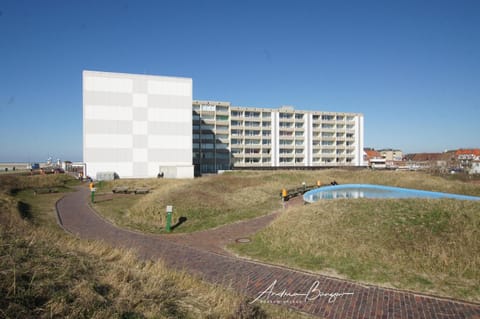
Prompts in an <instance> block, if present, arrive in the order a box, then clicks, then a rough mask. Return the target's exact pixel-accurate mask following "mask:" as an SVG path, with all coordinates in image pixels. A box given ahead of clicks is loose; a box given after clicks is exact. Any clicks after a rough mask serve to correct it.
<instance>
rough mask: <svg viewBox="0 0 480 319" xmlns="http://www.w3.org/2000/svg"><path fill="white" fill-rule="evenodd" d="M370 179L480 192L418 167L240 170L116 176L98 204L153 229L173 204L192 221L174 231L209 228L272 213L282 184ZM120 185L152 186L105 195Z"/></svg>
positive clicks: (123, 220)
mask: <svg viewBox="0 0 480 319" xmlns="http://www.w3.org/2000/svg"><path fill="white" fill-rule="evenodd" d="M318 180H319V181H321V182H322V183H324V184H329V183H330V182H331V181H333V180H336V181H337V182H339V183H341V184H346V183H370V184H383V185H390V186H401V187H410V188H418V189H425V190H433V191H443V192H452V193H458V194H466V195H480V189H479V187H478V186H477V187H475V185H472V184H467V183H463V182H460V181H448V182H447V181H446V180H445V179H443V178H441V177H433V176H430V175H426V174H422V173H416V172H393V171H369V170H340V169H334V170H321V171H238V172H229V173H225V174H222V175H214V176H205V177H202V178H198V179H194V180H168V179H147V180H116V181H114V182H108V183H101V184H100V185H99V187H98V189H99V192H98V194H97V195H96V198H97V203H96V204H95V209H96V210H97V211H98V212H99V213H101V214H102V215H103V216H105V217H106V218H107V219H109V220H110V221H111V222H113V223H114V224H117V225H119V226H121V227H125V228H131V229H136V230H140V231H143V232H150V233H161V232H163V231H164V228H165V207H166V206H167V205H173V206H174V209H175V213H174V218H175V219H178V218H180V217H186V218H187V221H186V222H185V223H183V224H182V225H181V227H178V228H176V229H175V232H192V231H197V230H204V229H209V228H213V227H217V226H221V225H225V224H228V223H233V222H236V221H239V220H245V219H250V218H253V217H258V216H261V215H265V214H268V213H271V212H273V211H275V210H277V209H280V208H281V203H280V200H279V194H280V191H281V189H282V188H284V187H285V188H295V187H299V186H301V185H302V182H306V183H307V184H308V185H313V184H316V182H317V181H318ZM115 186H129V187H131V188H136V187H149V188H151V189H152V191H151V193H149V194H147V195H114V196H113V197H112V195H101V193H111V190H112V188H113V187H115Z"/></svg>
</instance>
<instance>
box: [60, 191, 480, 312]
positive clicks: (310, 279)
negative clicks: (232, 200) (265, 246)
mask: <svg viewBox="0 0 480 319" xmlns="http://www.w3.org/2000/svg"><path fill="white" fill-rule="evenodd" d="M88 196H89V192H88V189H87V188H81V189H79V191H77V192H74V193H70V194H68V195H66V196H65V197H64V198H62V199H61V200H60V201H59V202H58V203H57V213H58V217H59V222H60V224H61V225H62V226H63V227H64V228H65V229H66V230H67V231H69V232H71V233H73V234H75V235H77V236H79V237H81V238H88V239H97V240H103V241H105V242H107V243H109V244H111V245H112V246H116V247H125V248H134V249H136V250H137V251H138V253H139V255H140V257H142V258H148V259H158V258H161V259H162V260H164V261H165V263H166V264H167V265H168V266H170V267H173V268H177V269H184V270H186V271H187V272H190V273H193V274H196V275H198V276H200V277H201V278H203V279H205V280H207V281H209V282H213V283H218V284H222V285H225V286H228V287H232V288H234V289H236V290H238V291H241V292H243V293H245V294H246V295H248V296H250V297H252V298H256V297H259V296H260V294H261V293H262V292H264V293H263V295H262V296H261V298H260V300H259V301H258V302H260V301H265V300H269V301H270V302H279V303H284V304H287V305H288V306H290V307H292V308H295V309H298V310H301V311H304V312H307V313H311V314H314V315H316V316H319V317H324V318H342V319H343V318H365V319H367V318H382V319H383V318H407V319H417V318H439V319H440V318H441V319H446V318H467V319H480V305H479V304H471V303H465V302H461V301H454V300H448V299H443V298H435V297H430V296H425V295H421V294H415V293H411V292H404V291H396V290H390V289H384V288H379V287H375V286H367V285H360V284H356V283H352V282H348V281H344V280H339V279H334V278H329V277H325V276H321V275H315V274H309V273H305V272H299V271H295V270H291V269H286V268H282V267H276V266H271V265H265V264H261V263H256V262H251V261H247V260H244V259H239V258H235V257H232V256H227V255H222V254H218V253H215V252H212V251H206V250H202V249H200V248H195V247H190V246H186V245H184V244H182V243H181V240H178V239H177V240H170V239H169V238H168V237H169V236H154V235H147V234H141V233H136V232H131V231H128V230H124V229H120V228H117V227H115V226H113V225H112V224H110V223H108V222H106V221H105V220H104V219H102V218H101V217H99V216H98V215H97V214H96V213H95V212H94V211H92V210H91V209H90V207H89V206H88V204H87V203H88ZM271 217H272V218H273V216H271ZM217 232H220V231H219V230H218V231H217ZM172 238H173V236H172ZM187 242H188V241H187ZM205 245H206V244H199V245H198V246H199V247H202V246H205ZM213 250H218V248H214V249H213ZM269 287H270V288H271V289H268V288H269ZM309 290H310V293H308V292H309ZM282 291H285V292H284V294H283V296H280V295H281V293H282ZM320 291H321V292H322V293H323V294H322V295H320V294H319V292H320ZM295 293H297V294H308V297H309V299H310V300H305V299H306V297H305V296H304V295H296V296H292V295H295ZM333 293H338V294H344V295H341V296H338V297H336V299H335V300H333V298H332V300H330V302H329V299H330V296H326V295H324V294H333Z"/></svg>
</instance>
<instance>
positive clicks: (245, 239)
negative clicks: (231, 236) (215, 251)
mask: <svg viewBox="0 0 480 319" xmlns="http://www.w3.org/2000/svg"><path fill="white" fill-rule="evenodd" d="M235 241H236V242H237V243H242V244H243V243H249V242H251V241H252V240H251V239H250V238H237V239H235Z"/></svg>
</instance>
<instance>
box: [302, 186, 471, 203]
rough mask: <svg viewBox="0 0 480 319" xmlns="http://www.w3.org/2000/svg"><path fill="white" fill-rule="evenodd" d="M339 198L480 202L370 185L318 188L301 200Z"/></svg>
mask: <svg viewBox="0 0 480 319" xmlns="http://www.w3.org/2000/svg"><path fill="white" fill-rule="evenodd" d="M340 198H454V199H462V200H480V197H476V196H467V195H457V194H449V193H440V192H430V191H423V190H417V189H411V188H400V187H392V186H383V185H372V184H345V185H335V186H325V187H320V188H317V189H314V190H311V191H308V192H306V193H305V194H304V195H303V199H304V200H305V201H306V202H309V203H313V202H316V201H318V200H320V199H340Z"/></svg>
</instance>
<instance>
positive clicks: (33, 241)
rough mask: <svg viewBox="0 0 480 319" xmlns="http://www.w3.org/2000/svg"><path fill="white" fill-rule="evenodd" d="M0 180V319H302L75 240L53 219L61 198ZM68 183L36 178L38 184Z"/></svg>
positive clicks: (130, 254) (119, 252) (99, 245)
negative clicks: (256, 317)
mask: <svg viewBox="0 0 480 319" xmlns="http://www.w3.org/2000/svg"><path fill="white" fill-rule="evenodd" d="M0 182H1V184H0V185H2V189H3V191H2V192H0V221H1V223H0V295H1V296H2V298H0V318H27V317H29V318H238V317H241V316H242V315H245V314H249V313H250V314H252V313H256V314H257V315H259V316H260V317H264V318H267V317H273V318H299V317H302V318H304V316H303V315H301V314H298V313H295V312H292V311H289V310H286V309H284V308H279V307H272V306H267V307H265V306H264V305H261V306H256V305H255V306H247V307H245V305H248V303H246V300H245V299H244V297H242V296H240V295H238V294H236V293H234V292H233V291H230V290H228V289H225V288H223V287H220V286H216V285H211V284H207V283H205V282H202V281H200V280H199V279H197V278H195V277H192V276H190V275H188V274H186V273H184V272H179V271H174V270H171V269H168V268H167V267H165V266H164V265H163V264H162V262H161V261H158V262H152V261H140V260H138V259H137V258H136V256H135V254H134V252H132V251H125V250H119V249H112V248H111V247H110V246H108V245H106V244H103V243H100V242H94V241H92V242H87V241H83V240H78V239H75V238H73V237H71V236H69V235H67V234H66V233H64V232H63V231H62V230H60V229H59V227H58V226H57V225H56V222H55V217H54V214H53V212H54V203H55V201H56V200H58V199H59V198H60V197H61V196H62V194H42V195H36V196H34V195H33V192H32V190H31V189H29V183H28V182H25V181H12V180H3V179H1V178H0ZM68 183H70V181H68V180H63V179H62V178H60V177H58V178H49V179H48V180H47V179H45V180H43V181H39V180H37V179H35V180H34V184H35V185H41V187H58V188H62V187H63V186H65V185H66V184H68ZM22 185H23V186H22ZM20 186H22V187H25V188H20ZM11 187H13V188H15V192H14V193H15V196H12V195H10V193H11V191H10V188H11ZM20 202H22V203H24V205H26V206H27V207H26V208H24V209H26V210H28V214H25V212H21V211H20V210H19V206H18V203H20ZM247 317H248V316H247ZM247 317H245V318H247Z"/></svg>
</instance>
